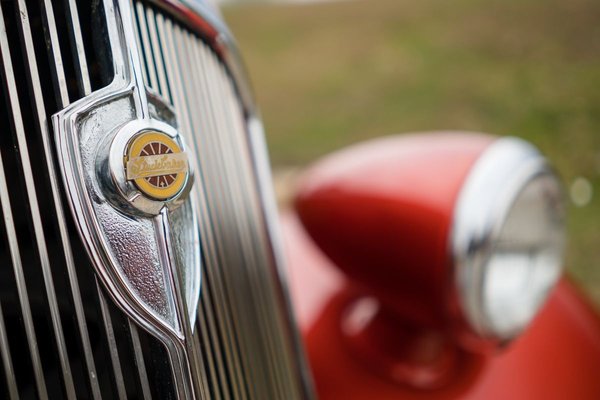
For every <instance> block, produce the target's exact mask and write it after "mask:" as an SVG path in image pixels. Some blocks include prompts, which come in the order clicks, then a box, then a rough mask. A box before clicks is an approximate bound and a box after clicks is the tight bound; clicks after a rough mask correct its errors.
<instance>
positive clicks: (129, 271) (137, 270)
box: [53, 0, 201, 399]
mask: <svg viewBox="0 0 600 400" xmlns="http://www.w3.org/2000/svg"><path fill="white" fill-rule="evenodd" d="M103 1H104V3H105V6H104V9H105V12H106V18H107V27H108V29H107V35H108V39H109V42H110V46H111V52H112V60H113V63H114V71H115V77H114V80H113V82H112V83H111V84H110V85H109V86H107V87H105V88H103V89H100V90H97V91H95V92H93V93H92V94H91V95H89V96H87V97H85V98H83V99H81V100H79V101H77V102H74V103H73V104H71V105H70V106H69V107H67V108H66V109H64V110H62V111H60V112H59V113H57V114H56V115H54V116H53V124H54V131H55V141H56V146H57V154H58V164H59V167H60V171H61V174H62V177H63V181H64V184H65V189H66V192H67V198H68V203H69V206H70V208H71V210H72V214H73V218H74V220H75V223H76V226H77V228H78V230H79V233H80V236H81V239H82V242H83V243H84V245H85V247H86V250H87V252H88V255H89V257H90V259H91V261H92V264H93V266H94V268H95V271H96V274H97V276H98V277H99V279H100V281H101V282H102V284H103V286H104V288H105V289H106V291H107V292H108V293H109V294H110V296H111V298H112V299H113V300H114V301H115V303H116V304H117V305H118V306H119V307H120V308H121V309H122V310H123V311H124V312H125V313H126V314H127V315H128V316H129V317H130V318H131V319H132V320H133V321H135V322H136V323H137V325H139V326H141V327H142V328H144V329H145V330H146V331H148V332H149V333H151V334H152V335H154V336H156V337H157V338H158V339H159V340H160V341H161V342H162V343H164V345H165V347H166V349H167V351H168V353H169V357H170V360H171V365H172V368H173V377H174V379H175V381H176V385H175V386H176V389H177V391H178V397H179V398H185V399H193V398H195V393H198V392H199V391H198V381H197V379H198V376H199V374H198V372H197V370H198V368H199V367H198V365H199V361H198V355H197V354H196V352H197V349H196V347H195V346H194V345H193V343H192V334H193V329H194V325H195V320H196V315H197V310H198V302H199V298H200V278H201V268H200V259H201V257H200V240H199V227H198V218H197V211H196V208H197V201H196V197H195V194H196V192H195V191H192V187H193V184H194V173H193V168H192V166H193V165H195V160H194V155H193V154H191V153H190V152H189V151H188V150H187V148H186V144H185V143H184V140H183V137H182V136H181V135H180V133H179V131H178V124H177V116H176V115H175V113H174V112H173V110H172V109H171V107H170V105H169V104H168V102H166V101H165V100H163V99H162V98H160V97H159V96H158V95H156V94H155V93H151V92H149V91H148V89H147V88H146V86H145V83H144V82H143V80H142V78H141V77H142V72H141V71H142V70H141V68H142V63H141V61H140V58H139V54H138V49H137V47H136V41H135V36H134V34H135V33H134V29H133V25H132V15H131V3H130V1H129V0H103Z"/></svg>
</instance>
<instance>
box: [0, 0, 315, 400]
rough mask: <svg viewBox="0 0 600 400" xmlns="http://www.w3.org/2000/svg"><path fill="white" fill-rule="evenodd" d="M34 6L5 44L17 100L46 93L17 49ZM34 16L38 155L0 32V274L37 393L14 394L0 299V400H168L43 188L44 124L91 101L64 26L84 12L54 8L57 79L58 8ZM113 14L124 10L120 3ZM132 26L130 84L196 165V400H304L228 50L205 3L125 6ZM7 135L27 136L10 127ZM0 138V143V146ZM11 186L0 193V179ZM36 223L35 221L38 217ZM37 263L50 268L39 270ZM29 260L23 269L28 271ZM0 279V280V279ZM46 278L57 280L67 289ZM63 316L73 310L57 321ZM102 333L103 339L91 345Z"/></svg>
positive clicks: (167, 390)
mask: <svg viewBox="0 0 600 400" xmlns="http://www.w3.org/2000/svg"><path fill="white" fill-rule="evenodd" d="M26 3H27V4H26ZM32 3H33V1H31V2H29V1H27V2H26V1H25V0H21V1H19V2H18V4H17V5H16V6H15V10H14V11H15V13H16V14H17V15H20V16H21V18H20V19H17V25H18V27H17V29H18V30H19V33H20V35H21V45H22V46H21V48H22V53H23V56H24V57H25V60H26V62H25V65H27V66H28V70H27V76H28V78H29V80H30V82H28V85H29V87H30V89H31V88H33V89H35V88H36V87H39V86H41V87H42V88H43V87H44V85H45V84H46V83H45V82H44V79H40V71H36V68H34V67H35V66H36V65H39V64H40V63H41V61H40V59H41V57H43V56H45V55H42V54H39V48H38V49H34V47H35V46H33V45H32V44H31V43H30V40H29V41H28V38H27V32H28V30H29V29H30V28H29V26H28V23H29V17H28V10H29V11H31V10H32V6H31V4H32ZM40 3H41V4H42V7H40V11H39V12H40V13H41V14H42V18H43V24H44V34H45V39H46V42H47V49H46V51H47V56H49V58H50V59H51V60H52V62H51V63H50V68H51V69H52V72H51V76H52V80H53V88H54V95H55V96H56V98H57V100H56V104H55V106H54V107H52V106H47V107H46V108H45V104H47V103H48V99H47V96H46V98H44V96H42V95H43V94H45V93H43V91H41V92H40V91H38V92H36V90H30V92H31V94H30V97H31V104H32V105H33V106H32V107H31V110H29V109H25V108H24V107H23V105H22V104H21V105H20V106H21V109H23V110H25V113H26V114H27V113H29V112H30V113H33V116H34V118H33V120H34V121H35V122H36V127H37V128H36V134H39V138H40V141H41V142H43V146H41V147H40V148H41V150H42V151H38V149H37V148H31V146H30V145H28V143H27V141H29V140H31V137H30V136H31V134H30V130H29V129H28V128H29V127H30V125H31V122H28V121H27V119H28V118H27V116H26V115H20V113H19V111H18V110H16V109H15V108H16V107H18V105H19V104H18V103H19V102H18V101H15V96H17V93H16V89H15V87H16V86H19V85H21V83H20V82H16V81H18V79H15V78H14V75H15V73H14V71H12V72H11V66H12V65H13V60H11V59H10V55H11V50H12V49H13V48H14V47H15V46H16V45H15V44H13V42H10V45H9V41H8V36H7V34H6V33H5V29H1V32H0V34H1V35H2V42H1V43H0V44H1V45H2V48H1V51H2V60H3V63H2V64H3V71H2V72H3V78H4V80H3V83H4V88H5V93H8V95H5V96H7V97H9V101H8V104H11V106H12V107H13V108H11V110H10V112H7V115H8V116H10V119H11V120H13V121H14V122H13V125H14V126H13V127H12V128H11V130H12V133H13V136H14V138H13V142H14V143H15V147H17V148H18V149H19V152H20V153H19V156H17V157H14V156H13V155H12V153H11V152H10V149H8V148H7V147H6V146H5V147H3V148H2V154H0V156H2V155H7V154H8V158H9V160H8V161H7V164H6V165H8V169H6V168H4V165H5V164H4V162H3V161H2V159H0V172H2V173H0V190H2V189H4V188H7V190H2V191H1V192H0V202H1V205H2V209H1V210H2V214H3V217H4V225H3V226H0V228H2V230H0V239H2V240H0V241H1V242H4V243H6V244H5V247H4V248H2V247H0V258H1V257H7V259H10V260H11V261H10V262H9V264H8V265H7V266H8V267H10V266H12V271H13V272H12V274H13V275H14V281H15V283H14V289H11V290H13V292H14V293H15V294H16V296H15V295H13V297H15V298H18V304H19V308H20V310H22V312H21V313H20V315H21V316H22V318H23V329H22V331H23V332H24V333H25V337H26V339H27V340H26V342H27V344H28V348H29V357H28V358H29V359H30V361H29V364H30V365H29V367H27V368H28V369H29V370H30V371H32V372H33V374H32V377H33V378H35V379H33V380H32V382H33V381H35V384H34V386H35V387H34V388H32V387H30V384H29V383H28V382H29V380H27V383H25V384H24V383H23V382H21V383H19V382H17V380H19V379H20V375H19V372H22V371H23V370H24V367H22V366H20V365H19V363H20V361H19V360H16V361H15V351H13V350H19V349H18V348H16V347H14V346H13V344H14V342H15V340H14V336H15V334H14V333H11V332H7V329H6V325H7V324H6V319H7V318H9V320H10V321H13V318H14V317H13V316H12V315H8V316H7V312H6V311H7V309H10V310H11V313H10V314H13V310H12V307H10V306H9V307H8V308H7V304H9V305H10V304H12V303H11V302H7V301H5V300H4V299H3V298H2V299H0V351H1V353H2V366H3V370H4V375H5V376H6V387H5V388H1V387H0V390H2V391H3V392H4V393H6V395H7V397H10V398H19V396H23V397H30V396H29V395H28V393H35V395H36V397H39V398H57V395H56V393H60V394H61V396H62V397H65V398H77V397H80V398H120V399H125V398H172V396H173V395H174V393H175V391H174V389H175V388H174V387H173V386H174V385H173V381H172V380H171V379H170V378H169V377H167V376H165V372H166V371H169V370H170V368H169V367H168V364H169V362H168V357H167V354H165V353H164V351H163V350H161V346H160V345H158V344H157V343H155V342H153V340H152V338H151V337H148V336H147V335H146V334H145V332H143V331H139V330H138V328H137V326H136V325H135V324H133V323H132V322H131V320H128V319H126V318H124V317H123V315H122V313H121V312H119V311H118V310H116V309H115V307H114V305H113V304H112V301H109V300H107V299H106V298H105V295H104V290H103V289H102V288H101V287H100V286H97V284H96V283H95V278H94V276H93V275H92V274H90V271H91V265H90V264H89V260H88V259H87V257H86V256H85V254H83V252H82V246H81V243H80V242H79V239H78V238H77V235H74V234H73V232H74V229H73V222H72V220H71V217H70V215H69V213H68V211H66V210H65V209H64V207H65V206H66V203H65V199H64V197H63V196H62V193H63V188H62V185H61V184H60V182H58V180H57V179H56V176H57V173H58V171H57V170H56V168H55V165H54V164H55V163H54V156H55V154H54V151H53V146H52V145H53V143H52V138H51V135H50V130H49V128H48V125H47V120H48V113H49V112H51V111H50V110H54V111H58V110H60V109H62V108H65V107H67V106H68V105H69V104H70V100H74V99H76V98H77V97H78V96H74V95H73V93H74V91H75V90H74V89H73V88H74V87H75V86H76V87H77V90H78V91H79V97H83V96H89V95H90V94H92V92H93V91H95V90H97V89H100V88H99V87H98V85H97V84H96V85H94V83H93V81H92V80H91V79H90V76H91V74H92V71H93V70H95V65H92V64H88V63H87V62H86V59H88V60H89V54H88V55H87V57H86V54H85V51H86V50H87V51H88V53H89V51H90V50H89V47H88V48H86V46H85V43H84V42H85V40H84V39H85V38H84V37H83V36H85V32H84V33H83V34H82V30H83V29H82V28H81V27H82V25H81V24H80V23H79V21H78V18H79V17H78V12H77V11H78V9H79V10H81V7H82V6H81V4H79V3H85V2H76V1H75V0H65V3H64V5H63V6H62V7H64V11H65V15H66V16H67V18H68V19H69V20H70V21H71V25H70V29H69V43H70V51H71V52H72V53H73V54H74V55H76V57H75V58H74V62H73V63H72V65H66V64H69V62H68V61H67V60H68V57H67V56H66V55H65V54H64V51H65V46H64V41H65V39H64V36H61V32H59V31H60V24H58V25H59V27H58V28H57V22H56V21H55V18H54V16H55V15H57V13H59V12H58V11H56V10H53V6H54V7H56V8H60V6H59V4H58V3H56V2H52V1H50V0H44V1H42V2H40ZM76 3H77V4H76ZM105 3H106V4H108V5H109V7H108V8H110V4H111V3H112V5H114V6H118V5H119V4H118V3H119V2H118V1H116V0H115V2H114V3H113V2H112V1H105ZM150 3H152V4H150ZM122 4H123V5H124V6H127V7H129V6H128V5H127V4H128V3H127V2H122ZM7 7H8V8H10V7H9V6H7V5H6V4H5V3H3V4H2V5H0V12H1V11H2V10H6V8H7ZM83 7H85V6H83ZM61 11H63V10H61ZM129 11H131V15H133V16H134V17H135V29H136V34H137V36H136V37H137V40H138V43H137V47H138V49H139V50H140V53H141V55H142V61H143V67H144V68H143V69H142V75H143V77H144V80H145V82H146V85H147V86H148V87H149V90H150V94H149V97H150V107H151V108H152V107H154V109H153V110H152V112H154V113H157V114H159V113H162V115H163V117H164V113H165V112H166V113H167V114H168V111H165V109H161V108H160V107H156V106H155V105H156V104H158V103H159V101H157V100H160V99H166V100H167V101H168V102H169V103H170V104H171V105H172V106H173V109H174V111H175V113H176V114H177V119H178V122H179V125H180V126H179V129H180V131H181V133H182V134H183V135H184V136H185V138H186V141H187V142H188V144H190V147H193V149H194V152H195V153H196V156H197V157H196V159H197V163H196V183H195V189H194V192H193V198H194V201H195V202H196V203H197V204H198V209H199V213H198V218H199V219H200V224H199V228H200V240H201V245H202V251H203V274H204V275H203V276H204V277H205V281H204V283H203V285H204V286H203V294H202V298H201V301H200V306H199V308H198V314H197V320H196V324H195V329H194V335H193V336H191V337H190V339H191V342H192V343H193V346H194V349H195V350H197V351H198V353H199V357H200V360H199V364H198V380H199V383H198V386H197V388H196V390H195V391H196V393H195V395H196V396H197V397H199V398H215V399H220V398H224V399H227V398H240V399H244V398H256V399H295V398H310V397H311V391H310V385H309V384H308V379H307V376H306V368H305V366H304V365H303V357H302V354H301V353H302V352H301V348H300V345H299V342H298V340H297V336H296V335H297V333H296V331H295V328H294V326H293V322H292V318H291V313H290V311H289V310H290V309H289V301H288V299H287V295H286V291H285V289H284V287H283V286H282V281H281V279H280V278H281V277H280V274H281V273H282V271H281V270H279V269H277V265H281V264H280V263H278V262H277V259H278V257H279V256H278V253H277V249H278V246H277V245H276V244H275V245H273V240H275V239H276V238H277V236H276V234H275V232H274V231H275V224H274V223H273V222H274V220H275V218H276V211H275V208H274V204H273V201H272V199H273V197H272V193H270V180H269V176H268V174H269V168H268V161H267V159H266V152H265V150H264V142H263V141H264V138H263V134H262V128H261V125H260V121H259V119H258V118H257V113H256V109H255V106H254V103H253V100H252V96H251V94H250V91H249V90H248V88H247V85H246V83H245V82H246V81H245V77H244V74H243V68H241V64H240V63H239V61H238V59H239V58H238V56H237V52H236V50H235V45H234V44H233V42H232V40H231V36H230V35H229V33H228V31H227V30H226V28H225V27H224V25H223V24H222V22H221V21H220V20H219V18H218V16H216V15H215V14H214V13H213V12H212V9H211V8H210V7H209V6H206V5H204V3H203V2H194V3H193V5H188V6H185V5H184V4H183V3H180V2H177V1H153V2H136V3H135V4H134V5H133V8H131V9H130V10H129ZM124 15H127V13H124ZM0 21H2V23H3V24H4V22H5V16H3V15H0ZM1 28H4V27H1ZM63 28H64V27H63ZM34 39H35V32H34ZM38 47H39V46H38ZM34 50H35V51H34ZM61 51H62V52H63V53H61ZM67 51H69V50H68V49H67ZM12 53H14V51H12ZM36 54H37V57H38V59H37V60H36V59H35V57H36ZM175 60H179V61H181V60H187V62H179V63H177V62H175ZM117 68H118V66H117ZM41 73H42V74H43V73H44V72H43V71H41ZM11 74H12V76H13V78H12V79H10V78H11ZM17 74H18V72H17ZM36 76H37V81H38V82H36ZM40 80H41V84H40V82H39V81H40ZM74 81H76V82H77V85H75V84H74V83H73V82H74ZM107 83H108V82H107ZM46 92H48V90H46ZM153 97H156V98H153ZM15 104H17V105H16V106H15ZM167 109H168V107H167ZM19 120H21V122H22V125H23V124H24V127H19V123H18V121H19ZM2 134H5V133H4V132H0V135H2ZM28 148H31V150H32V154H34V162H33V164H32V163H31V162H30V160H28V159H27V149H28ZM40 154H42V155H44V154H45V155H46V157H44V160H45V162H46V166H47V175H44V178H45V179H47V183H46V184H47V185H48V187H49V188H50V190H49V191H48V193H40V191H39V190H38V191H37V192H36V189H38V187H37V186H38V182H37V180H39V178H38V175H39V174H40V172H38V171H37V170H36V169H34V167H32V166H31V165H34V166H35V163H36V161H35V158H36V157H39V155H40ZM12 158H14V159H15V160H16V161H18V162H19V163H20V164H19V165H21V169H22V171H23V173H22V176H23V177H24V178H23V179H21V180H19V183H20V184H21V185H22V186H23V193H24V194H25V195H24V197H23V198H25V199H28V201H27V204H20V198H17V199H16V200H15V198H16V197H15V196H16V195H14V196H13V195H9V192H8V187H9V186H11V183H12V182H8V183H7V179H6V177H5V175H6V174H8V175H10V173H11V172H12V171H11V169H12V168H11V167H12V165H13V164H14V160H12ZM28 165H29V168H28ZM7 171H10V172H7ZM8 180H9V181H10V180H11V178H10V176H9V179H8ZM34 181H36V182H34ZM28 182H29V183H28ZM44 196H48V197H49V198H50V199H51V203H48V204H49V205H50V206H51V209H52V210H53V213H54V214H53V215H52V221H49V220H48V218H47V216H46V215H45V214H44V212H45V210H44V207H41V206H40V204H41V203H40V200H39V199H40V198H42V199H45V197H44ZM43 203H44V204H46V203H45V202H43ZM52 206H53V207H52ZM36 210H39V211H38V212H36ZM265 210H266V211H265ZM23 211H26V214H27V219H28V221H29V222H28V224H29V225H28V228H27V230H28V232H29V234H30V236H32V237H33V238H35V239H37V240H34V241H33V242H32V243H33V244H34V245H35V247H36V250H35V254H34V255H31V254H29V253H30V252H29V247H27V246H25V245H24V240H23V234H21V235H19V233H18V231H23V230H24V229H25V228H23V227H22V225H23V224H22V223H21V221H20V218H21V213H22V212H23ZM15 213H16V214H15ZM36 213H41V214H40V215H41V216H38V217H36ZM15 219H16V220H17V221H16V222H15ZM48 223H51V224H53V225H55V230H54V231H55V232H56V234H57V235H58V237H60V238H61V240H60V241H57V242H59V243H61V244H60V247H61V249H60V252H58V251H57V249H56V248H55V247H56V246H54V244H53V243H54V242H48V238H49V236H48V235H49V233H48V231H47V230H48V229H49V228H47V225H48ZM0 225H1V224H0ZM40 225H41V226H40ZM46 242H48V243H52V244H51V245H46V247H47V248H46V250H45V251H44V243H46ZM45 252H46V253H48V256H44V254H45ZM57 254H59V255H58V256H57ZM33 258H35V259H36V263H35V265H33V266H32V265H28V264H29V260H31V259H33ZM1 259H2V260H3V259H4V258H1ZM22 259H25V260H26V262H25V263H24V262H23V260H22ZM7 266H5V265H0V270H1V269H5V268H6V267H7ZM38 266H39V268H40V271H41V276H42V278H43V279H42V280H41V281H43V282H42V283H43V285H42V287H44V296H45V298H47V300H44V304H45V306H46V308H47V309H48V310H49V313H48V315H49V316H47V317H46V318H47V320H48V321H49V322H50V323H51V326H52V334H51V335H49V338H51V339H52V340H53V346H52V349H50V350H48V349H44V348H42V349H41V352H40V351H39V350H40V349H39V343H43V344H44V347H45V346H46V345H47V344H48V343H49V342H48V340H49V339H48V338H45V335H44V333H43V332H44V331H43V330H41V329H40V327H39V326H37V324H38V323H39V320H40V318H39V313H37V312H32V311H31V310H30V309H31V306H32V304H33V305H34V306H35V305H36V304H37V301H38V300H37V297H38V296H39V295H38V292H35V293H34V292H32V291H31V289H30V288H31V286H32V283H31V282H32V280H31V273H32V271H33V270H32V268H34V269H35V268H38ZM57 271H59V272H58V273H57ZM57 274H58V275H57ZM57 276H59V277H60V278H65V282H67V283H66V284H65V283H64V282H61V279H57ZM90 298H93V299H92V300H93V301H92V300H90ZM54 299H56V300H54ZM64 301H68V302H70V304H71V306H70V307H67V308H66V309H65V308H64V306H63V304H62V303H63V302H64ZM53 304H54V305H53ZM71 312H72V314H70V313H71ZM70 318H72V319H73V322H74V325H71V322H70V321H69V319H70ZM3 319H4V321H3ZM98 323H100V325H98ZM11 324H12V322H11ZM100 326H101V327H102V332H98V331H97V327H100ZM73 327H74V328H76V341H77V344H78V347H77V348H76V349H74V348H73V346H72V345H71V340H69V339H68V338H67V337H70V336H69V335H72V334H73V333H72V331H73V329H72V328H73ZM9 331H10V329H9ZM98 343H101V345H99V344H98ZM103 349H106V351H103ZM47 351H50V352H51V353H53V354H52V355H51V358H52V357H53V358H54V359H55V360H54V361H53V363H54V364H52V365H56V366H57V367H56V370H54V369H53V370H52V371H51V372H48V368H47V365H48V361H47V360H48V355H46V354H44V352H47ZM18 354H19V355H20V354H21V352H18ZM15 362H16V364H15ZM133 363H135V364H133ZM165 364H166V365H165ZM134 365H135V367H134V368H135V370H136V374H135V376H133V377H132V376H131V374H129V373H124V371H130V370H132V369H133V368H132V366H134ZM27 368H25V369H27ZM15 370H18V372H15ZM54 372H56V373H54ZM15 374H16V375H15ZM15 376H16V379H15ZM57 385H59V388H58V389H57V388H56V386H57ZM82 385H83V386H82ZM31 390H33V392H31ZM57 390H58V391H57ZM59 397H60V396H59ZM179 397H181V395H180V396H179Z"/></svg>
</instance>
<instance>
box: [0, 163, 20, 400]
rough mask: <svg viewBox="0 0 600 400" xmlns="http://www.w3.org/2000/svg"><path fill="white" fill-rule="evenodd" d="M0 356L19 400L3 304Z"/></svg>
mask: <svg viewBox="0 0 600 400" xmlns="http://www.w3.org/2000/svg"><path fill="white" fill-rule="evenodd" d="M0 169H1V161H0ZM0 355H1V356H2V366H3V367H4V376H5V378H6V386H7V388H8V396H9V398H10V400H18V399H19V392H18V390H17V382H16V375H15V369H14V367H13V362H12V357H11V355H10V344H9V343H8V338H7V337H6V324H5V323H4V314H3V312H2V304H0Z"/></svg>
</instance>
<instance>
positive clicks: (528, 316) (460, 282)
mask: <svg viewBox="0 0 600 400" xmlns="http://www.w3.org/2000/svg"><path fill="white" fill-rule="evenodd" d="M564 247H565V206H564V200H563V192H562V187H561V185H560V183H559V181H558V179H557V177H556V175H555V174H554V172H553V171H552V170H551V168H550V167H549V166H548V164H547V163H546V161H545V159H544V158H543V157H542V156H541V155H540V153H539V152H538V151H537V150H536V149H535V148H533V147H532V146H531V145H529V144H527V143H526V142H524V141H522V140H519V139H515V138H504V139H499V140H497V141H496V142H495V143H493V144H492V145H491V146H490V147H489V148H488V149H487V150H486V151H485V152H484V154H482V155H481V157H480V158H479V159H478V161H477V162H476V163H475V165H474V166H473V169H472V170H471V172H470V174H469V176H468V177H467V180H466V182H465V184H464V186H463V188H462V190H461V192H460V194H459V198H458V201H457V204H456V209H455V214H454V222H453V227H452V235H451V248H452V256H453V261H454V267H455V275H454V276H455V283H456V288H457V293H458V297H459V304H460V307H461V309H462V311H463V314H464V317H465V319H466V321H467V323H468V324H469V325H470V327H471V328H472V330H473V331H474V332H475V333H476V334H478V335H479V336H482V337H485V338H490V339H494V340H498V341H501V342H506V341H510V340H511V339H513V338H514V337H516V336H517V335H518V334H519V333H521V332H522V331H523V329H525V328H526V327H527V325H528V324H529V322H530V321H531V320H532V319H533V317H534V316H535V315H536V313H537V311H538V310H539V308H540V307H541V305H542V304H543V302H544V300H545V299H546V297H547V295H548V293H549V291H550V290H551V289H552V287H553V286H554V284H555V283H556V281H557V280H558V278H559V276H560V274H561V270H562V265H563V253H564Z"/></svg>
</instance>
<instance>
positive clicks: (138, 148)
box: [124, 131, 189, 201]
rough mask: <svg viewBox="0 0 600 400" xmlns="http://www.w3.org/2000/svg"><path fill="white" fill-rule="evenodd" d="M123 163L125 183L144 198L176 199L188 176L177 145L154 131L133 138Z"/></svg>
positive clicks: (167, 137) (167, 136) (186, 163)
mask: <svg viewBox="0 0 600 400" xmlns="http://www.w3.org/2000/svg"><path fill="white" fill-rule="evenodd" d="M124 162H125V171H126V177H127V180H128V181H132V182H133V183H134V184H135V186H137V188H138V189H139V190H140V191H141V192H142V193H143V194H145V195H146V196H148V197H150V198H152V199H156V200H161V201H165V200H169V199H171V198H173V197H175V196H177V195H178V194H179V193H180V192H181V190H182V189H183V188H184V186H185V184H186V182H187V179H188V175H189V166H188V159H187V155H186V154H185V152H184V151H183V150H182V149H181V146H180V145H179V144H178V143H177V142H176V141H175V140H174V139H173V138H171V137H170V136H169V135H167V134H165V133H162V132H158V131H146V132H142V133H141V134H139V135H136V136H134V137H133V138H132V139H131V140H130V141H129V144H128V146H127V150H126V156H125V159H124Z"/></svg>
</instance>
